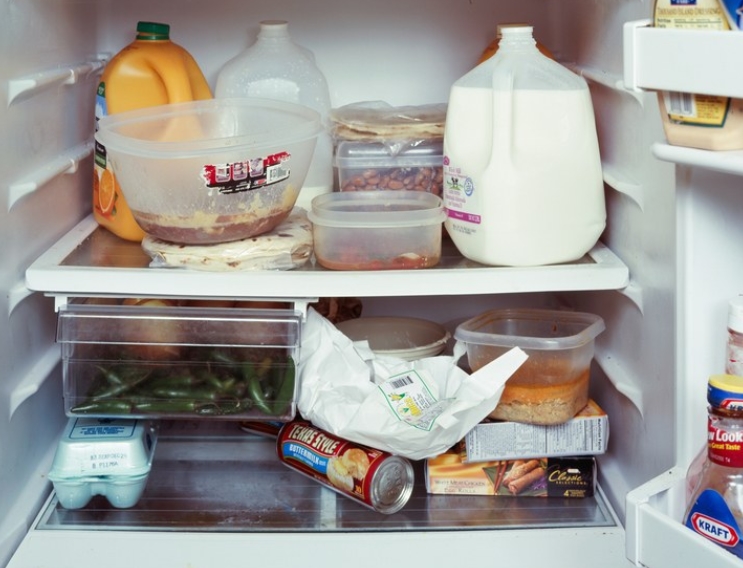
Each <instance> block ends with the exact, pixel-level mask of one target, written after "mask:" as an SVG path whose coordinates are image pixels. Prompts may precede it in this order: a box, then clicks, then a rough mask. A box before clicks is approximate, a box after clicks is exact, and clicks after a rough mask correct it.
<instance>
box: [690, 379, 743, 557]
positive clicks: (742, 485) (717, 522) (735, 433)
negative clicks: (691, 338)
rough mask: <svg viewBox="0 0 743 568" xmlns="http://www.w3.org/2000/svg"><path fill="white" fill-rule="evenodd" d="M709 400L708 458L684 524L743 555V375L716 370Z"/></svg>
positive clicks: (710, 382)
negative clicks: (742, 530) (720, 372)
mask: <svg viewBox="0 0 743 568" xmlns="http://www.w3.org/2000/svg"><path fill="white" fill-rule="evenodd" d="M707 402H708V403H709V406H708V421H707V459H706V460H705V462H704V464H703V466H702V470H701V473H700V476H699V480H698V482H697V483H696V487H695V488H694V490H693V492H692V495H691V499H690V500H689V505H688V508H687V510H686V513H685V514H684V524H685V525H686V526H687V527H689V528H690V529H692V530H693V531H695V532H697V533H698V534H700V535H702V536H704V537H706V538H708V539H709V540H711V541H712V542H714V543H716V544H718V545H720V546H722V547H724V548H725V549H727V550H728V551H730V552H732V553H733V554H735V555H736V556H738V557H739V558H743V542H741V535H742V534H743V533H742V532H741V526H742V525H741V523H743V377H740V376H737V375H712V376H711V377H710V378H709V381H708V385H707Z"/></svg>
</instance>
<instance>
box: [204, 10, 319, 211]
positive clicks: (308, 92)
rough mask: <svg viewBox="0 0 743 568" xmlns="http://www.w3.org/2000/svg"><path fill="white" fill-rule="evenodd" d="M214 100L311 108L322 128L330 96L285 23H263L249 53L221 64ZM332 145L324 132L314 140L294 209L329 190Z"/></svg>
mask: <svg viewBox="0 0 743 568" xmlns="http://www.w3.org/2000/svg"><path fill="white" fill-rule="evenodd" d="M214 95H215V96H216V97H217V98H224V97H259V98H268V99H276V100H282V101H289V102H292V103H298V104H302V105H305V106H308V107H310V108H312V109H313V110H316V111H317V112H319V113H320V117H321V119H322V121H323V123H324V124H327V118H328V114H329V112H330V92H329V89H328V83H327V81H326V79H325V76H324V75H323V73H322V72H321V71H320V69H319V68H318V67H317V65H316V63H315V57H314V54H313V53H312V52H311V51H310V50H308V49H306V48H304V47H302V46H300V45H298V44H296V43H295V42H294V41H293V40H292V38H291V36H290V35H289V24H288V22H286V21H285V20H264V21H262V22H261V23H260V31H259V33H258V37H257V39H256V41H255V43H253V44H252V45H251V46H250V47H248V48H247V49H246V50H245V51H243V52H242V53H239V54H238V55H236V56H235V57H233V58H232V59H230V60H229V61H227V63H225V64H224V66H223V67H222V69H221V70H220V71H219V73H218V75H217V84H216V87H215V89H214ZM332 153H333V145H332V141H331V139H330V135H329V134H328V132H327V131H326V132H323V133H321V135H320V136H319V137H318V140H317V146H316V147H315V154H314V156H313V158H312V163H311V164H310V169H309V171H308V172H307V178H306V179H305V182H304V185H303V186H302V189H301V190H300V192H299V197H298V198H297V203H296V204H297V206H299V207H304V208H305V209H310V202H311V201H312V198H313V197H315V196H316V195H319V194H322V193H328V192H330V191H332V190H333V166H332V163H333V162H332Z"/></svg>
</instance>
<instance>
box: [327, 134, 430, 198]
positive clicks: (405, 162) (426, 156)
mask: <svg viewBox="0 0 743 568" xmlns="http://www.w3.org/2000/svg"><path fill="white" fill-rule="evenodd" d="M443 160H444V156H443V141H442V140H441V139H438V140H423V141H420V142H418V143H415V144H404V145H400V144H390V143H385V142H361V141H350V140H346V141H341V142H339V143H338V145H337V147H336V152H335V167H336V169H337V175H338V189H340V191H375V190H409V191H426V192H428V193H432V194H434V195H437V196H441V188H442V182H443Z"/></svg>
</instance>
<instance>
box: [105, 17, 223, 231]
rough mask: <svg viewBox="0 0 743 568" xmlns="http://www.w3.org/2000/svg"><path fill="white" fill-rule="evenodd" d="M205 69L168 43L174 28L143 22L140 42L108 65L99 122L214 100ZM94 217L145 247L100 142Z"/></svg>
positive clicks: (139, 32)
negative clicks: (166, 106) (125, 114)
mask: <svg viewBox="0 0 743 568" xmlns="http://www.w3.org/2000/svg"><path fill="white" fill-rule="evenodd" d="M210 98H212V93H211V90H210V88H209V84H208V83H207V81H206V79H205V78H204V75H203V73H202V72H201V69H199V66H198V64H197V63H196V61H195V60H194V58H193V57H192V56H191V54H189V53H188V52H187V51H186V50H185V49H184V48H182V47H181V46H179V45H178V44H176V43H173V42H172V41H171V40H170V26H169V25H168V24H161V23H157V22H139V23H138V24H137V35H136V39H135V40H134V41H133V42H132V43H131V44H129V45H128V46H126V47H125V48H124V49H122V50H121V51H120V52H119V53H117V54H116V55H115V56H114V57H113V58H112V59H111V61H110V62H109V63H108V65H106V68H105V69H104V71H103V75H102V77H101V80H100V82H99V84H98V91H97V96H96V106H95V118H96V127H97V123H98V120H99V119H100V118H101V117H102V116H105V115H108V114H114V113H119V112H124V111H128V110H135V109H139V108H144V107H150V106H157V105H164V104H168V103H181V102H189V101H194V100H202V99H210ZM93 173H94V175H93V216H94V217H95V219H96V220H97V221H98V223H99V224H100V225H101V226H103V227H106V228H107V229H109V230H110V231H111V232H112V233H114V234H116V235H118V236H119V237H121V238H123V239H126V240H130V241H137V242H138V241H141V240H142V239H143V238H144V231H142V229H141V228H140V227H139V225H138V224H137V222H136V221H135V220H134V216H133V215H132V213H131V210H130V209H129V206H128V205H127V203H126V199H125V198H124V196H123V195H122V193H121V189H120V188H119V184H118V183H117V182H116V179H115V177H114V175H113V172H112V171H111V170H110V169H109V168H108V164H107V160H106V148H105V146H103V145H102V144H100V143H98V142H96V147H95V163H94V172H93Z"/></svg>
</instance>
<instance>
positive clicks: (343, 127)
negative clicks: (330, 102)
mask: <svg viewBox="0 0 743 568" xmlns="http://www.w3.org/2000/svg"><path fill="white" fill-rule="evenodd" d="M446 107H447V105H446V104H443V103H442V104H429V105H420V106H400V107H393V106H391V105H389V104H387V103H384V102H381V101H372V102H362V103H353V104H350V105H346V106H342V107H339V108H335V109H333V110H331V111H330V122H331V132H332V135H333V137H334V138H335V139H336V140H356V141H370V142H380V141H389V140H435V139H440V138H443V136H444V124H445V121H446Z"/></svg>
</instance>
